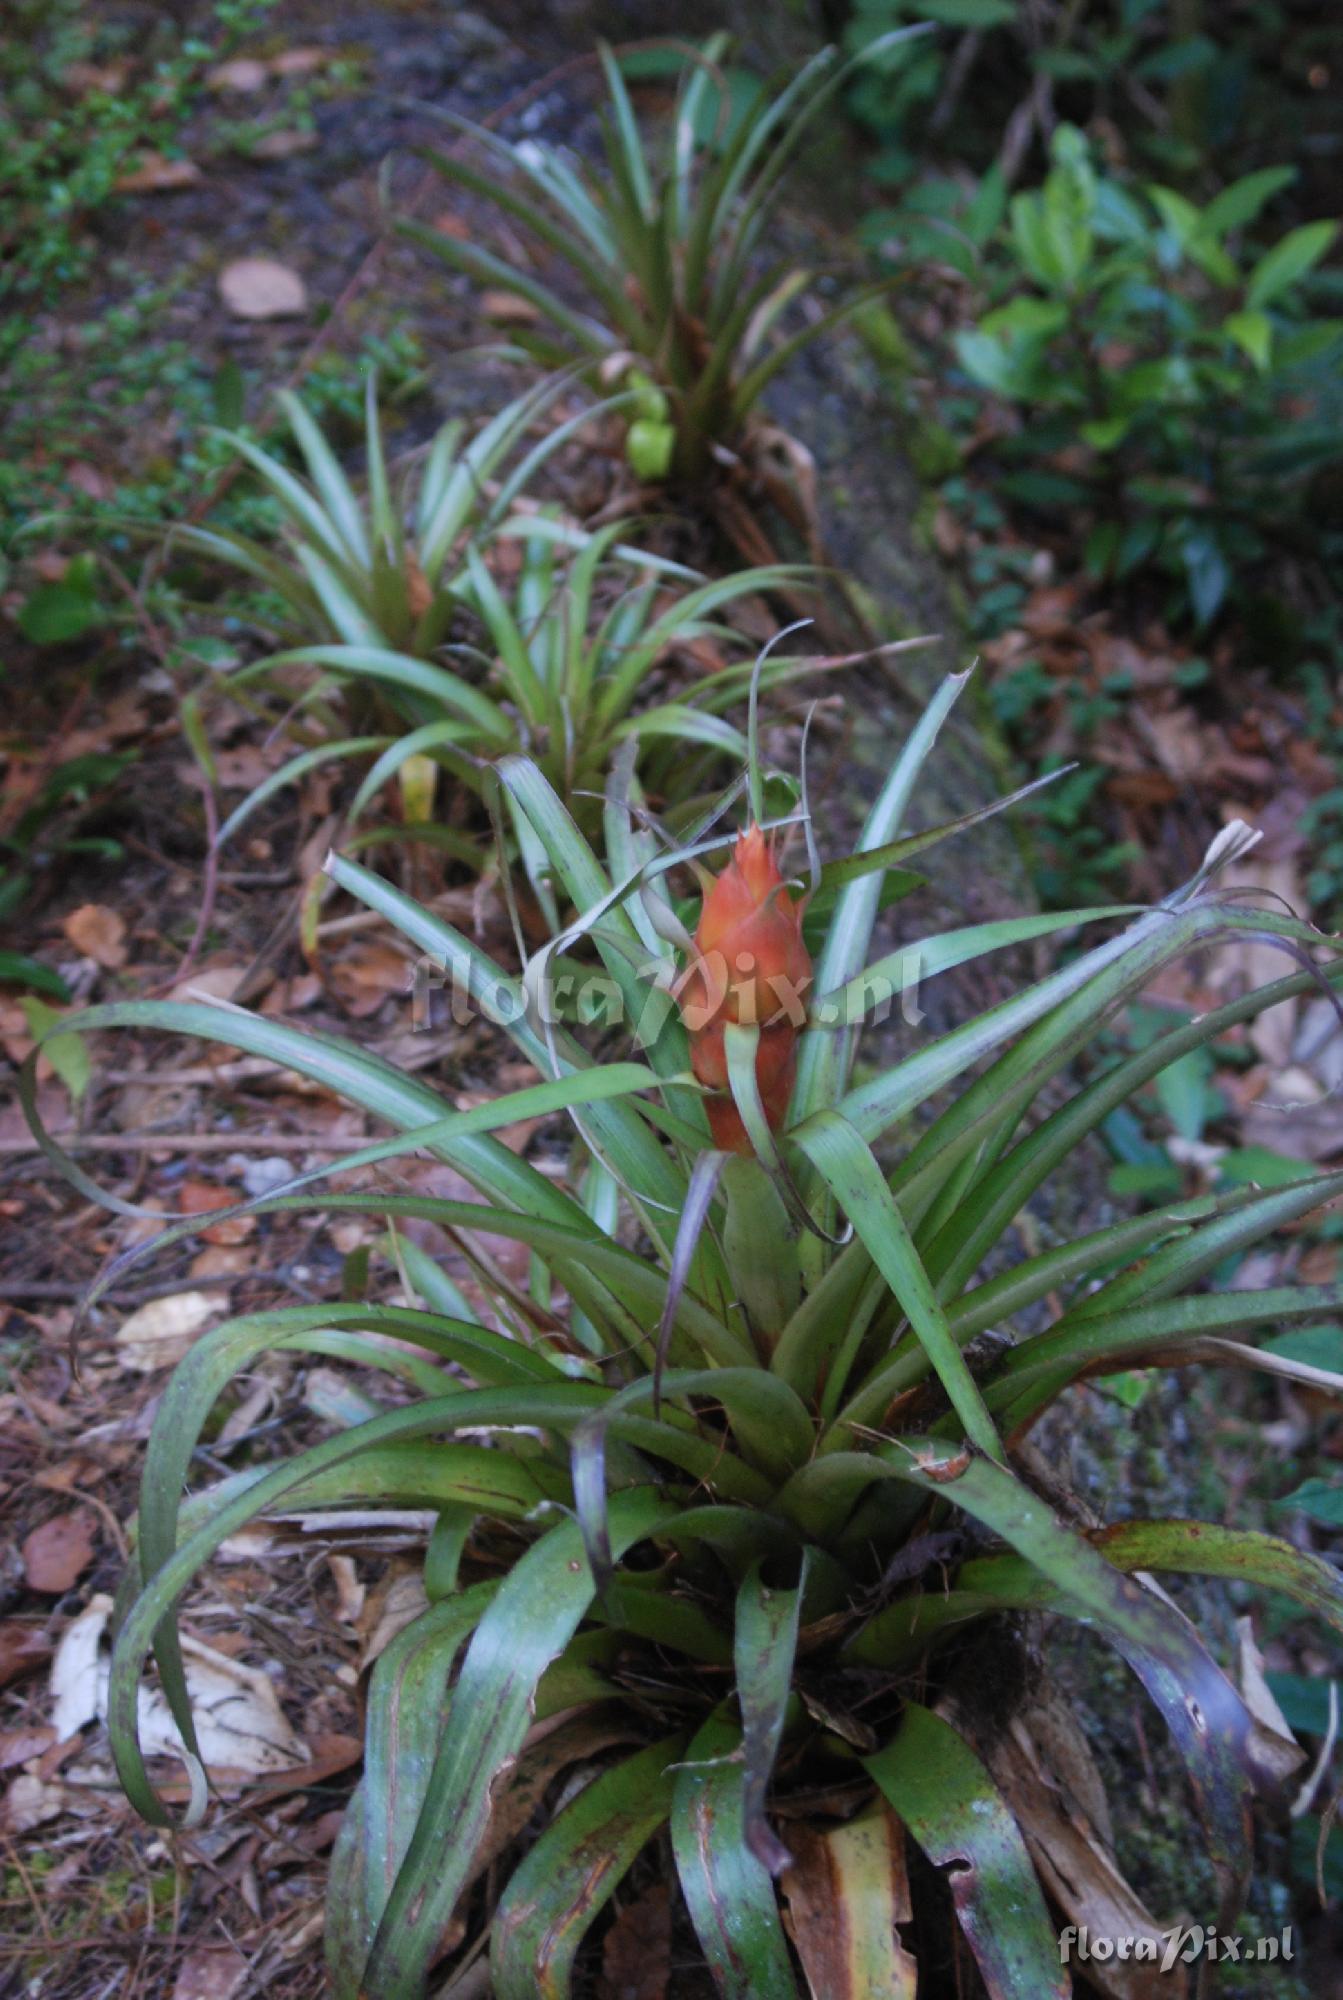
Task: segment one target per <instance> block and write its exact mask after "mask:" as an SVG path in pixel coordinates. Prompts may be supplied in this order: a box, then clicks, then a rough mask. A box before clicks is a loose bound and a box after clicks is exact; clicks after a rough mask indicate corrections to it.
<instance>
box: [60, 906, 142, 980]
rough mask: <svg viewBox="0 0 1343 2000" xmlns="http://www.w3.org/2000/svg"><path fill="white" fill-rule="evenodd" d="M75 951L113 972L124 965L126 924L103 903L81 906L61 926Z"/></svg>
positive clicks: (123, 919)
mask: <svg viewBox="0 0 1343 2000" xmlns="http://www.w3.org/2000/svg"><path fill="white" fill-rule="evenodd" d="M61 929H62V930H63V931H64V932H65V935H66V936H67V937H68V938H69V940H70V942H71V944H72V945H73V946H74V948H75V950H76V951H79V952H82V953H83V954H84V956H85V958H91V959H93V960H95V961H96V963H97V964H99V965H101V966H103V967H105V968H107V969H108V970H115V968H116V967H117V966H119V965H124V964H125V963H126V921H125V918H124V917H121V916H118V914H117V912H116V911H115V910H110V909H109V908H108V907H107V905H106V903H81V904H80V906H79V908H78V909H77V910H71V912H70V914H69V916H68V917H66V918H64V919H63V921H62V923H61Z"/></svg>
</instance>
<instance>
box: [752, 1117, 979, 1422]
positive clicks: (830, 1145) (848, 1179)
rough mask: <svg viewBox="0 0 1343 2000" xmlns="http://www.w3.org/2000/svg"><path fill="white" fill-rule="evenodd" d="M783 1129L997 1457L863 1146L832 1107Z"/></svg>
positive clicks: (970, 1380) (970, 1383) (970, 1385)
mask: <svg viewBox="0 0 1343 2000" xmlns="http://www.w3.org/2000/svg"><path fill="white" fill-rule="evenodd" d="M789 1136H790V1138H791V1139H792V1140H793V1142H794V1143H795V1144H796V1145H797V1146H799V1147H800V1148H801V1150H802V1151H803V1152H804V1153H805V1154H806V1155H807V1158H808V1159H809V1160H810V1161H811V1163H812V1165H813V1166H814V1167H815V1168H816V1169H817V1172H818V1173H819V1174H820V1176H821V1178H822V1180H823V1181H824V1182H825V1184H826V1186H827V1187H828V1188H829V1190H830V1192H831V1193H832V1194H833V1195H834V1196H835V1199H836V1200H837V1201H838V1203H839V1205H840V1207H841V1208H842V1209H843V1210H844V1213H845V1214H846V1215H847V1216H848V1218H849V1220H850V1221H851V1222H852V1224H853V1226H854V1229H855V1230H856V1232H857V1234H858V1235H859V1237H860V1238H861V1239H862V1242H863V1245H864V1247H865V1248H866V1250H867V1252H868V1254H869V1256H870V1257H871V1258H872V1261H873V1263H874V1264H876V1266H877V1267H878V1269H879V1270H880V1271H881V1273H882V1275H883V1277H884V1278H885V1279H886V1282H887V1284H888V1285H889V1286H890V1288H891V1290H892V1291H893V1292H894V1294H895V1296H896V1298H897V1299H898V1300H899V1302H900V1307H901V1310H902V1311H903V1312H904V1313H905V1314H906V1316H907V1317H908V1319H909V1323H910V1325H911V1326H912V1327H913V1329H914V1332H915V1334H916V1335H917V1336H918V1339H919V1340H920V1342H921V1343H922V1345H923V1349H924V1352H925V1353H926V1354H927V1356H928V1359H929V1362H930V1363H931V1364H932V1366H933V1368H934V1369H935V1370H936V1373H937V1377H938V1380H939V1381H940V1382H941V1384H942V1387H943V1388H944V1389H945V1390H946V1392H947V1395H948V1396H949V1397H950V1399H951V1405H952V1408H953V1409H954V1410H955V1412H956V1415H957V1417H958V1418H959V1420H960V1422H961V1424H962V1425H963V1427H964V1430H965V1435H966V1437H968V1438H969V1439H970V1440H971V1441H972V1443H974V1444H975V1445H976V1446H977V1447H978V1449H979V1450H980V1451H982V1452H984V1453H985V1454H986V1455H987V1456H988V1457H990V1458H1001V1456H1002V1446H1001V1445H1000V1443H999V1441H998V1433H997V1431H996V1430H995V1429H994V1426H993V1419H992V1417H990V1415H989V1413H988V1410H987V1409H986V1408H985V1406H984V1399H983V1397H982V1396H981V1395H980V1393H979V1389H978V1387H977V1385H976V1383H975V1380H974V1377H973V1376H972V1375H971V1373H970V1370H969V1368H968V1367H967V1366H966V1362H965V1356H964V1355H963V1354H962V1353H961V1350H960V1348H959V1346H958V1345H957V1343H956V1340H955V1337H954V1336H953V1334H952V1333H951V1331H950V1329H949V1328H948V1326H947V1322H946V1315H945V1314H944V1312H943V1310H942V1308H941V1306H940V1305H939V1304H938V1301H937V1297H936V1294H935V1293H934V1291H933V1288H932V1285H931V1284H930V1283H929V1280H928V1274H927V1272H926V1271H925V1270H924V1268H923V1265H922V1264H921V1263H920V1262H919V1256H918V1252H917V1251H916V1250H915V1248H914V1245H913V1242H912V1241H911V1238H910V1234H909V1230H908V1229H907V1228H906V1226H905V1220H904V1217H903V1216H902V1215H901V1213H900V1210H899V1208H898V1207H897V1206H896V1203H895V1200H894V1198H893V1196H892V1194H891V1191H890V1189H889V1188H888V1187H887V1185H886V1180H885V1176H884V1175H883V1173H882V1171H881V1168H880V1167H879V1166H878V1165H877V1162H876V1160H875V1159H874V1158H873V1156H872V1153H871V1150H870V1148H869V1147H868V1146H866V1145H865V1144H864V1142H863V1140H862V1139H861V1138H860V1137H859V1135H858V1133H857V1132H856V1131H855V1130H854V1128H853V1127H852V1125H850V1124H849V1122H848V1120H847V1119H845V1118H842V1117H840V1115H839V1113H838V1112H834V1111H822V1112H819V1113H818V1114H817V1115H816V1116H815V1117H813V1118H810V1119H808V1121H807V1123H806V1124H805V1125H803V1126H801V1127H799V1128H798V1129H797V1130H796V1131H794V1132H792V1133H790V1135H789Z"/></svg>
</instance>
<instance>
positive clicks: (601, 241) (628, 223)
mask: <svg viewBox="0 0 1343 2000" xmlns="http://www.w3.org/2000/svg"><path fill="white" fill-rule="evenodd" d="M920 32H922V30H921V28H918V27H915V28H905V29H896V30H894V31H893V33H892V34H890V35H887V36H883V37H881V38H880V39H879V41H878V42H876V43H874V44H873V45H872V46H871V47H870V48H868V49H866V50H864V51H863V53H862V55H860V56H858V57H856V58H854V60H853V61H851V62H847V63H846V62H841V61H840V60H839V58H838V55H837V53H836V51H835V50H834V49H823V50H822V51H821V52H820V53H819V54H818V55H816V56H814V57H813V58H812V60H811V61H810V62H808V63H805V64H804V65H803V66H802V68H801V69H800V70H799V71H798V73H797V75H796V76H794V77H793V78H792V79H791V80H790V81H789V82H788V83H787V84H786V85H785V86H784V87H783V88H782V89H781V90H780V91H779V92H778V93H777V95H773V96H771V95H770V94H769V92H767V91H765V90H763V89H757V90H756V91H754V92H753V93H745V94H742V93H737V92H734V90H733V87H732V79H731V77H730V76H729V75H728V74H727V73H725V72H724V70H723V69H722V68H721V63H722V60H723V58H724V56H725V55H726V53H727V50H728V47H729V41H728V37H727V36H725V35H715V36H713V37H711V39H710V40H709V41H708V42H706V44H705V45H704V48H703V49H702V50H695V49H692V48H688V47H685V46H684V45H682V44H678V43H676V42H674V41H667V42H665V43H664V44H660V45H654V46H656V47H659V48H660V49H661V50H662V51H664V52H669V53H672V54H676V53H679V54H681V56H682V58H683V62H682V67H681V75H680V81H679V85H678V89H677V96H676V103H675V109H674V112H673V115H672V118H671V121H670V124H669V126H668V129H667V133H666V137H665V142H663V141H653V140H651V139H650V138H648V137H646V136H645V134H644V133H643V132H642V131H641V130H640V126H639V121H638V118H637V116H636V114H635V110H634V107H633V105H632V103H631V101H630V95H629V90H628V88H627V85H626V81H625V76H624V74H623V73H622V69H621V64H620V61H619V60H618V59H617V57H616V55H615V54H613V53H612V51H611V50H610V49H609V48H607V47H606V46H605V45H604V44H603V46H602V48H601V51H600V57H601V65H602V69H603V72H604V75H605V80H606V87H607V93H608V104H607V111H606V116H605V119H604V121H603V147H604V158H603V161H602V163H601V165H600V166H596V165H594V166H589V165H587V164H585V163H584V162H583V161H581V160H579V159H577V158H574V157H572V156H570V155H569V154H568V153H567V152H565V151H563V150H561V149H559V148H557V147H554V146H550V145H546V144H544V143H543V142H541V141H540V140H538V139H536V138H534V137H530V136H529V137H528V138H526V139H523V140H521V141H518V142H510V141H508V140H506V139H503V138H501V137H500V136H499V135H498V134H497V133H495V132H491V131H489V130H488V129H487V128H485V127H483V126H480V125H476V124H473V123H472V122H471V121H470V120H469V119H465V118H462V117H460V116H459V115H458V114H456V113H453V112H448V111H443V110H441V109H440V108H438V107H428V108H430V109H432V110H433V112H434V115H435V116H436V117H439V118H442V119H443V120H444V121H445V122H446V123H448V124H449V125H451V126H452V127H453V129H454V131H456V132H457V133H458V134H459V135H461V136H462V137H463V138H466V139H469V141H470V142H471V145H472V148H473V157H472V158H470V159H467V158H464V157H462V156H461V154H460V152H458V151H456V150H454V151H451V152H442V151H436V150H428V151H427V152H426V155H425V157H426V158H427V159H428V160H429V161H430V162H431V164H432V165H434V166H435V167H437V169H438V170H439V171H440V172H441V173H442V174H444V175H445V176H446V178H448V179H449V180H451V181H453V182H454V183H455V184H456V185H457V186H459V187H462V188H464V189H466V190H467V192H468V193H469V194H472V195H474V196H476V197H478V198H479V199H481V200H483V201H485V202H487V203H489V204H490V205H491V206H493V207H494V208H496V209H498V210H499V211H500V212H501V213H502V215H503V216H504V217H506V218H507V219H508V221H509V222H510V224H514V223H521V224H522V226H523V227H524V229H526V230H527V231H528V232H529V234H530V236H531V237H533V238H534V239H535V242H536V244H537V245H538V246H539V248H540V250H541V251H542V253H543V254H546V255H548V256H550V257H551V258H553V259H554V260H555V261H556V263H557V265H558V266H560V267H562V270H563V276H562V277H561V278H560V279H559V280H558V281H557V283H556V284H554V285H552V284H550V283H548V282H546V281H545V280H544V279H542V278H539V277H537V276H535V275H533V272H532V270H531V269H524V268H522V266H521V264H520V263H519V262H518V261H516V260H509V259H508V258H505V257H501V256H499V255H497V254H496V253H495V252H494V251H492V250H488V249H486V248H485V247H484V246H483V245H482V244H481V243H479V242H478V241H476V240H474V239H466V238H459V237H457V236H448V235H444V234H443V233H442V232H440V231H438V230H434V229H431V228H429V227H427V226H426V225H425V224H423V223H421V222H417V221H415V220H413V219H409V218H407V219H403V220H402V221H401V222H400V223H399V224H398V227H399V229H400V230H401V232H402V233H403V234H404V235H406V236H407V237H409V238H411V239H412V240H413V241H414V242H416V243H418V244H420V245H421V246H422V247H423V248H424V249H426V250H429V251H431V252H432V253H433V254H434V255H435V256H437V257H440V258H441V259H442V260H443V261H444V262H445V263H447V264H450V265H452V266H453V268H454V269H456V270H459V271H464V272H465V273H466V274H467V275H468V276H469V277H471V278H474V279H476V280H477V281H478V282H479V283H480V284H483V285H486V286H489V287H492V288H494V289H495V290H498V289H499V288H500V287H503V288H504V289H505V290H506V291H507V292H509V293H511V294H514V295H516V296H518V297H520V298H521V299H523V300H525V301H526V303H527V305H528V306H529V307H530V308H531V309H532V310H533V311H534V312H536V313H537V314H538V315H539V323H538V324H537V325H536V326H534V327H528V326H525V325H524V326H522V327H518V326H516V325H510V328H509V333H510V337H511V338H512V339H513V340H514V341H515V342H516V344H517V345H518V346H519V347H522V348H525V349H527V350H528V351H529V352H531V353H533V354H535V355H537V356H538V357H539V358H540V359H542V360H543V361H544V362H545V363H546V364H547V366H553V365H561V364H563V365H570V364H573V363H575V362H579V363H586V364H587V365H588V366H589V368H590V369H591V370H592V371H593V372H594V373H595V374H596V376H597V377H598V378H599V379H600V380H601V381H602V382H603V383H604V384H605V385H606V386H607V387H608V388H611V387H615V386H617V385H621V384H623V385H625V386H627V387H628V388H629V389H631V390H633V391H634V392H635V395H636V398H637V401H636V405H635V408H634V410H633V411H632V421H631V424H630V428H629V432H628V438H627V453H628V456H629V459H630V462H631V464H632V465H633V467H634V469H635V471H636V472H638V473H639V475H640V477H642V478H646V479H661V478H663V477H664V476H668V475H670V476H671V477H672V478H673V479H676V480H679V481H683V482H696V481H699V480H701V479H703V478H704V476H705V474H706V473H707V472H708V470H709V469H710V465H711V462H712V458H713V453H714V448H715V447H718V448H719V450H720V451H722V452H724V453H737V454H740V453H742V452H743V451H744V450H747V449H748V448H749V437H748V430H749V423H750V419H751V416H752V413H753V411H754V410H755V408H756V406H757V405H758V403H759V401H760V398H761V396H762V395H763V394H764V391H765V390H766V388H767V387H768V386H769V384H770V382H771V381H772V380H773V379H774V377H775V375H777V373H778V372H779V370H780V369H781V368H783V367H785V366H786V365H787V363H788V362H789V361H790V360H791V359H792V358H793V356H794V355H796V354H797V353H798V352H799V351H800V349H801V348H802V347H804V346H805V345H806V344H807V343H808V342H809V341H811V340H814V339H815V338H816V336H817V335H818V334H820V333H823V332H824V331H825V330H826V329H827V328H828V327H831V326H834V325H836V324H837V323H838V322H839V321H841V320H843V319H844V318H846V317H847V316H848V315H849V314H851V313H852V312H854V311H855V310H856V309H857V308H858V307H859V306H861V305H862V304H863V303H864V301H865V300H867V299H869V298H871V297H874V296H875V295H876V294H877V293H878V292H880V291H882V290H883V289H886V288H888V287H889V285H890V283H891V282H892V281H891V279H889V278H887V279H885V280H883V281H882V283H881V284H879V285H877V286H874V287H873V286H869V287H867V288H862V289H859V290H858V291H856V292H850V293H849V294H848V295H847V296H845V297H844V298H843V299H841V301H840V302H839V303H838V304H837V305H835V306H833V307H831V308H829V309H828V310H826V311H825V312H823V313H820V314H818V315H817V316H816V317H815V318H814V319H813V320H811V321H810V322H808V323H807V324H806V325H804V326H803V327H801V328H800V329H799V330H798V331H795V332H794V333H792V334H790V335H788V336H787V337H786V338H781V339H778V340H773V339H772V336H773V335H774V334H775V333H776V331H777V328H778V325H779V321H780V319H781V318H782V316H783V314H784V313H785V312H786V311H787V309H788V307H789V306H790V305H792V304H793V303H794V302H795V301H796V300H797V299H798V298H799V297H800V296H802V295H803V294H805V293H806V292H807V291H808V290H809V289H812V288H814V287H815V284H816V281H817V279H816V273H814V272H812V271H809V270H806V269H803V268H798V267H793V266H790V265H788V264H786V263H783V264H781V263H779V262H770V261H768V260H767V261H766V262H765V263H764V264H760V263H759V262H758V261H757V260H758V253H759V251H760V249H761V246H762V244H763V243H764V242H765V241H766V239H767V236H768V230H769V224H770V219H771V216H772V215H773V213H774V210H775V207H776V204H777V201H778V197H779V194H780V192H781V188H782V184H783V178H784V175H785V173H786V172H787V169H788V167H789V164H790V163H791V161H792V160H793V159H794V158H795V157H796V155H797V153H798V150H799V148H800V147H801V146H802V144H803V143H804V141H805V140H806V139H807V138H808V137H809V136H811V135H813V134H814V132H815V130H816V123H817V120H818V119H819V117H820V115H821V114H822V112H823V111H824V110H825V108H826V106H827V105H828V104H829V103H830V101H831V99H832V98H833V97H834V95H835V93H836V91H837V90H838V89H839V88H840V87H841V85H842V84H843V82H844V79H845V78H846V76H848V75H849V74H850V72H851V71H852V69H853V68H854V67H855V64H856V63H859V62H863V61H866V60H867V59H868V58H869V57H870V56H872V55H874V54H876V53H877V52H878V50H880V49H884V48H886V47H888V46H889V45H890V44H891V43H892V42H893V41H897V40H900V39H902V38H903V37H905V36H907V35H910V34H917V33H920ZM575 293H581V295H582V299H583V304H582V305H581V306H577V305H575V304H574V303H572V298H573V295H574V294H575ZM542 323H543V324H542Z"/></svg>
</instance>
